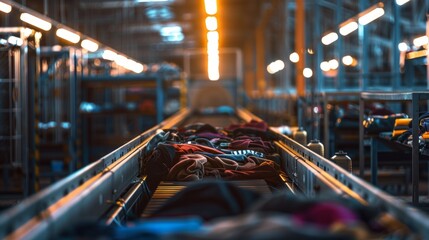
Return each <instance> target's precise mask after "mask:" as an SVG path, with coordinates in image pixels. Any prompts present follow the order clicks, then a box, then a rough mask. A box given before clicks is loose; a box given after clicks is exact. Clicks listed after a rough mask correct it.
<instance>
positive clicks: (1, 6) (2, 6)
mask: <svg viewBox="0 0 429 240" xmlns="http://www.w3.org/2000/svg"><path fill="white" fill-rule="evenodd" d="M0 11H2V12H4V13H10V11H12V6H10V5H9V4H6V3H4V2H0Z"/></svg>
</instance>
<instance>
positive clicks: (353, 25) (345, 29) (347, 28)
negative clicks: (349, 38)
mask: <svg viewBox="0 0 429 240" xmlns="http://www.w3.org/2000/svg"><path fill="white" fill-rule="evenodd" d="M358 27H359V25H358V24H357V22H355V21H352V22H349V23H347V24H346V25H344V26H342V27H340V34H341V35H343V36H346V35H348V34H350V33H351V32H353V31H354V30H356V29H358Z"/></svg>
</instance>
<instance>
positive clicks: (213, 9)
mask: <svg viewBox="0 0 429 240" xmlns="http://www.w3.org/2000/svg"><path fill="white" fill-rule="evenodd" d="M204 5H205V8H206V13H207V14H208V15H215V14H216V13H217V4H216V0H204Z"/></svg>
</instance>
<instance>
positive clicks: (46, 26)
mask: <svg viewBox="0 0 429 240" xmlns="http://www.w3.org/2000/svg"><path fill="white" fill-rule="evenodd" d="M20 19H21V20H22V21H23V22H26V23H28V24H31V25H33V26H35V27H37V28H40V29H42V30H45V31H49V30H51V28H52V24H51V23H50V22H47V21H45V20H43V19H40V18H38V17H35V16H33V15H31V14H29V13H22V14H21V16H20Z"/></svg>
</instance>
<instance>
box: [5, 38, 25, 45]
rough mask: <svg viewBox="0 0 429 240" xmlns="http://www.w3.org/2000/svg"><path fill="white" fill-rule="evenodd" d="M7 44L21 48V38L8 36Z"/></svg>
mask: <svg viewBox="0 0 429 240" xmlns="http://www.w3.org/2000/svg"><path fill="white" fill-rule="evenodd" d="M7 42H8V43H10V44H12V45H16V46H21V45H22V44H23V43H24V42H23V41H22V39H21V38H19V37H15V36H9V38H8V39H7Z"/></svg>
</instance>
